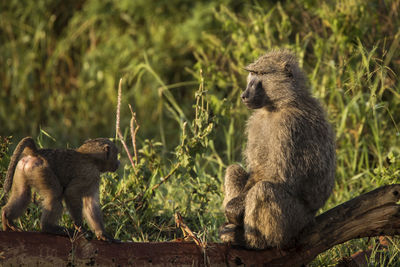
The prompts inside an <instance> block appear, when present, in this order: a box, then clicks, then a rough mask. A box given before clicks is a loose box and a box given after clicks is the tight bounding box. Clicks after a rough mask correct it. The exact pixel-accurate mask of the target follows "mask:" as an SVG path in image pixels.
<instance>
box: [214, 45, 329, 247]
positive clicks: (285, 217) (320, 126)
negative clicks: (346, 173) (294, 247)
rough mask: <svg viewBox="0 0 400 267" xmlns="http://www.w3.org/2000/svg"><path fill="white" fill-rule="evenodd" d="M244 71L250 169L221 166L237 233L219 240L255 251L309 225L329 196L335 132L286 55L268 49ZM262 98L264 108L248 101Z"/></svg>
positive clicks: (226, 205) (280, 243)
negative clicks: (245, 72) (251, 109)
mask: <svg viewBox="0 0 400 267" xmlns="http://www.w3.org/2000/svg"><path fill="white" fill-rule="evenodd" d="M246 70H248V71H249V72H250V74H249V76H248V87H247V89H246V90H250V91H248V92H246V90H245V91H244V92H243V95H242V99H243V102H244V103H245V104H246V105H247V106H248V107H249V108H253V109H254V111H253V114H252V115H251V116H250V118H249V119H248V121H247V126H246V133H247V145H246V149H245V151H244V158H245V161H246V166H247V171H245V170H244V169H243V168H242V167H240V166H239V165H232V166H229V167H228V169H227V171H226V175H225V185H224V187H225V199H224V208H225V214H226V216H227V220H228V225H229V224H230V225H229V227H230V228H229V230H231V229H234V228H235V227H236V230H235V231H236V233H229V231H225V232H224V229H223V230H222V231H221V239H222V240H223V241H225V242H234V243H240V244H241V245H245V246H247V247H250V248H257V249H263V248H267V247H284V246H286V245H289V244H290V243H291V242H292V241H294V240H295V237H296V236H297V235H298V234H299V232H300V230H301V229H303V228H304V227H305V226H306V225H308V224H310V223H312V221H313V218H314V216H315V213H316V212H317V210H318V209H319V208H321V207H322V206H323V205H324V203H325V201H326V200H327V199H328V197H329V195H330V194H331V191H332V188H333V185H334V176H335V142H334V134H333V131H332V129H331V126H330V125H329V123H328V122H327V120H326V118H325V112H324V111H323V109H322V107H321V105H320V104H319V102H318V101H317V100H316V99H315V98H313V97H312V96H311V94H310V91H309V89H308V85H307V79H306V76H305V75H304V73H303V72H302V70H301V69H300V68H299V66H298V63H297V60H296V57H295V56H294V55H293V54H292V53H291V52H289V51H287V50H276V51H272V52H270V53H267V54H266V55H264V56H262V57H260V58H259V59H258V60H257V61H255V62H254V63H252V64H250V65H249V66H247V67H246ZM254 84H260V86H261V85H262V89H263V92H262V93H260V92H257V93H254V92H252V91H251V90H259V89H255V88H256V86H251V85H254ZM260 86H259V87H258V88H260ZM251 96H255V97H254V99H251ZM260 96H262V97H263V98H264V99H262V101H261V102H263V105H262V106H261V107H258V106H257V105H254V104H252V103H255V102H257V103H260V99H257V98H256V97H260ZM252 105H253V106H254V107H252ZM232 224H233V225H235V227H233V226H232ZM225 230H226V229H225ZM243 232H244V237H243V236H242V237H240V236H239V237H238V233H243ZM243 240H244V241H243Z"/></svg>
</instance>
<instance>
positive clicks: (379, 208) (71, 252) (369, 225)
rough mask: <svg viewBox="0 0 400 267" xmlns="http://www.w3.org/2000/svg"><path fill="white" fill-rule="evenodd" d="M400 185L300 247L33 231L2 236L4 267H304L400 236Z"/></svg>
mask: <svg viewBox="0 0 400 267" xmlns="http://www.w3.org/2000/svg"><path fill="white" fill-rule="evenodd" d="M399 200H400V185H398V184H396V185H389V186H384V187H381V188H378V189H376V190H374V191H371V192H369V193H366V194H363V195H361V196H359V197H356V198H354V199H352V200H350V201H348V202H345V203H343V204H342V205H339V206H337V207H335V208H333V209H331V210H329V211H327V212H325V213H323V214H321V215H320V216H318V217H316V218H315V223H314V224H313V225H310V226H309V227H308V228H307V229H304V230H303V232H302V234H301V235H300V236H301V237H300V238H299V240H297V241H296V243H295V246H294V247H291V248H285V249H277V248H271V249H267V250H262V251H255V250H246V249H243V248H237V247H231V246H230V245H229V244H218V243H209V244H208V245H207V247H206V248H205V250H204V251H202V250H201V249H200V248H199V247H198V246H197V245H196V244H195V243H193V242H182V243H179V242H160V243H130V242H124V243H121V244H114V243H113V244H110V243H106V242H102V241H97V240H94V241H87V240H86V239H84V238H82V237H81V238H78V239H77V240H70V239H68V238H66V237H61V236H52V235H47V234H41V233H31V232H24V233H22V232H0V265H19V264H26V265H30V264H40V265H41V266H46V264H47V266H53V265H54V264H57V265H58V264H60V265H66V264H69V263H70V264H74V265H75V266H81V265H85V264H86V265H87V264H89V265H90V264H91V265H99V266H109V265H113V266H116V265H121V266H126V265H136V266H150V265H151V266H166V265H170V266H204V265H205V264H204V262H205V261H206V264H207V265H210V266H236V265H240V264H245V265H246V266H301V265H303V264H307V263H309V262H310V261H312V260H313V259H314V258H315V257H316V256H317V255H318V254H320V253H322V252H324V251H325V250H327V249H329V248H331V247H333V246H335V245H337V244H340V243H343V242H346V241H348V240H350V239H354V238H361V237H372V236H378V235H390V236H392V235H397V234H399V233H400V205H398V204H397V202H398V201H399Z"/></svg>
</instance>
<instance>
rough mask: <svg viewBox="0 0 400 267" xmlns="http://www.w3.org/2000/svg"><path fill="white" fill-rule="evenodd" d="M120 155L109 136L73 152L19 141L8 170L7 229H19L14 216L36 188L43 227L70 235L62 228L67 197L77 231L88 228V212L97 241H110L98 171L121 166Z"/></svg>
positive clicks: (4, 213)
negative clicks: (101, 203) (60, 222)
mask: <svg viewBox="0 0 400 267" xmlns="http://www.w3.org/2000/svg"><path fill="white" fill-rule="evenodd" d="M117 157H118V149H117V148H116V146H115V145H114V144H113V143H112V142H111V141H110V140H108V139H106V138H97V139H91V140H87V141H85V143H84V144H83V145H82V146H80V147H79V148H78V149H76V150H72V149H37V148H36V145H35V142H34V141H33V139H32V138H31V137H25V138H24V139H22V140H21V141H20V143H19V144H18V145H17V148H16V149H15V151H14V153H13V155H12V157H11V161H10V164H9V167H8V170H7V175H6V181H5V183H4V184H5V186H4V190H5V191H6V192H8V191H9V190H10V189H11V194H10V197H9V199H8V202H7V204H6V205H5V206H4V207H3V209H2V226H3V230H13V231H17V230H18V229H17V227H16V226H15V225H14V224H13V220H15V219H16V218H18V217H20V216H21V215H22V214H23V213H24V211H25V209H26V207H27V205H28V204H29V202H30V199H31V187H33V188H34V189H35V190H36V191H37V192H38V193H39V195H40V196H41V197H42V199H43V201H42V217H41V229H42V231H44V232H47V233H53V234H64V235H65V234H66V233H67V231H66V229H64V228H62V227H60V226H58V220H59V218H60V216H61V214H62V211H63V206H62V201H63V200H64V201H65V204H66V206H67V208H68V211H69V213H70V215H71V217H72V219H73V221H74V226H75V228H76V229H77V230H79V231H82V232H84V230H83V216H82V215H84V216H85V218H86V220H87V222H88V224H89V226H90V227H91V228H92V229H93V231H94V232H95V234H96V236H97V238H98V239H100V240H108V241H112V240H113V239H112V238H111V237H110V236H109V235H108V234H107V233H106V232H105V229H104V224H103V218H102V213H101V208H100V203H99V183H100V173H102V172H108V171H112V172H113V171H115V170H116V169H117V168H118V166H119V161H118V158H117ZM70 231H71V230H70Z"/></svg>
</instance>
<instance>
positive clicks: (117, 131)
mask: <svg viewBox="0 0 400 267" xmlns="http://www.w3.org/2000/svg"><path fill="white" fill-rule="evenodd" d="M121 95H122V78H121V79H120V80H119V85H118V103H117V118H116V120H117V124H116V129H115V130H116V134H117V137H118V138H119V140H120V141H121V143H122V146H123V147H124V149H125V151H126V154H127V155H128V158H129V161H130V162H131V165H132V168H133V169H136V168H135V167H136V166H135V163H134V162H133V159H132V155H131V153H130V152H129V149H128V146H127V145H126V143H125V141H124V136H123V135H122V133H121V129H120V128H119V121H120V110H121Z"/></svg>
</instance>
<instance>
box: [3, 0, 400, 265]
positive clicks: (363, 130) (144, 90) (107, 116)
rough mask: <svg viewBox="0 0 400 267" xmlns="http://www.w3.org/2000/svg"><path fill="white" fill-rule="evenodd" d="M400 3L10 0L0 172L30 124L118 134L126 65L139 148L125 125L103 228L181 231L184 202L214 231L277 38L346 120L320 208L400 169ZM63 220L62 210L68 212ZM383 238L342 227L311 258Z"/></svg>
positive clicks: (77, 134)
mask: <svg viewBox="0 0 400 267" xmlns="http://www.w3.org/2000/svg"><path fill="white" fill-rule="evenodd" d="M399 6H400V1H399V0H374V1H363V0H340V1H314V0H294V1H280V2H279V1H236V0H220V1H186V0H169V1H166V0H159V1H148V0H146V1H145V0H135V1H131V0H119V1H112V0H102V1H100V0H71V1H62V0H38V1H30V0H8V1H1V2H0V137H1V141H0V157H1V158H0V173H1V174H2V177H4V173H5V171H6V168H7V165H8V162H9V157H10V155H11V153H12V151H13V149H14V148H15V146H16V144H17V143H18V141H19V140H20V139H21V138H22V137H24V136H27V135H31V136H33V137H34V138H35V139H36V140H37V142H38V144H39V146H44V147H59V148H66V147H76V146H79V145H80V144H81V143H82V142H83V141H84V140H85V139H88V138H95V137H110V138H115V137H116V134H115V131H116V129H115V127H116V126H115V125H116V119H115V118H116V109H117V88H118V82H119V79H120V78H122V79H123V82H122V103H121V119H120V128H121V131H122V134H123V136H124V140H125V141H126V143H127V145H128V147H129V149H130V153H131V154H132V155H133V154H134V152H133V150H134V149H133V146H132V145H131V143H132V142H131V141H132V135H131V133H130V121H131V111H130V110H129V107H128V104H130V105H131V106H132V109H133V111H134V112H136V116H137V117H136V119H137V123H138V124H139V125H140V129H139V130H138V132H137V134H136V138H135V142H136V145H137V151H138V156H137V158H136V157H134V166H132V164H131V163H130V162H129V161H128V160H127V154H126V152H125V150H124V149H123V148H122V145H121V144H120V142H119V141H117V144H118V146H119V147H120V148H121V160H122V162H123V163H124V164H123V166H121V168H120V170H119V171H118V173H117V174H106V175H104V177H105V178H106V179H104V180H103V183H102V188H101V190H102V191H101V192H102V203H103V212H104V213H105V218H106V223H107V230H108V231H109V232H111V233H115V237H116V238H120V239H123V240H134V241H149V240H150V241H162V240H171V239H173V238H176V237H179V236H181V233H180V232H179V231H177V230H176V229H175V227H174V220H173V214H174V212H176V211H179V212H180V213H181V214H182V215H183V217H184V218H185V220H187V222H188V225H189V226H190V227H191V228H192V230H194V231H195V232H196V233H197V234H198V235H199V236H200V237H201V238H202V239H203V240H205V241H209V242H211V241H217V240H218V227H219V226H220V225H221V224H222V223H223V222H224V218H223V213H222V209H221V208H220V205H221V202H222V198H223V193H222V183H223V173H224V169H225V168H226V166H227V165H228V164H231V163H233V162H241V160H242V154H241V151H242V149H243V147H244V145H245V136H244V127H245V122H246V118H247V117H248V116H249V114H250V111H248V110H247V109H246V108H245V107H244V106H243V105H242V104H241V103H240V97H239V96H240V92H241V90H242V89H244V87H245V82H246V75H247V73H246V71H244V70H243V67H244V66H246V65H247V64H249V63H251V62H252V61H254V60H255V59H257V58H258V57H259V56H260V55H262V54H264V53H265V52H266V51H268V50H270V49H274V48H288V49H291V50H292V51H294V52H295V53H296V54H297V56H298V58H299V61H300V65H301V66H302V67H303V69H304V70H305V72H306V73H307V75H308V77H309V80H310V87H311V88H312V92H313V95H314V96H315V97H317V98H318V99H320V100H321V102H322V103H323V105H324V107H325V108H326V110H327V113H328V116H329V120H330V122H331V123H332V125H333V126H334V128H335V131H336V137H337V165H338V166H337V175H336V177H337V179H336V186H335V191H334V193H333V195H332V196H331V198H330V199H329V201H328V203H327V205H326V206H325V207H324V209H322V210H321V212H322V211H324V210H326V209H329V208H332V207H333V206H336V205H337V204H339V203H342V202H344V201H346V200H349V199H350V198H353V197H355V196H357V195H359V194H361V193H365V192H366V191H369V190H372V189H373V188H376V187H378V186H380V185H383V184H390V183H397V182H399V167H400V163H399V162H400V157H399V152H400V151H399V149H400V146H399V145H400V139H399V138H400V130H399V127H400V125H399V122H400V106H399V103H400V84H399V73H400V47H399V46H400V43H399V42H400V30H399V29H400V20H399V8H400V7H399ZM114 178H115V179H114ZM3 180H4V178H2V179H1V183H2V182H3ZM1 192H2V189H1ZM4 198H5V196H4V194H3V193H2V201H3V202H4ZM34 200H35V201H36V198H35V197H34ZM38 213H39V210H38V209H37V207H36V206H35V205H31V206H30V207H29V211H28V212H27V214H26V215H25V216H24V217H23V218H21V219H20V221H19V226H20V227H21V228H23V229H25V230H27V229H30V230H32V229H36V230H37V229H38V218H39V217H38V216H39V215H38ZM69 220H70V219H69V216H67V215H64V217H63V221H62V223H64V224H66V225H68V224H70V221H69ZM374 242H375V241H374V240H364V239H360V240H354V241H351V242H348V243H346V244H344V245H341V246H337V247H335V248H334V249H331V250H330V251H328V252H326V253H324V254H322V255H320V256H319V257H318V258H317V259H316V260H315V261H314V263H313V264H314V265H315V266H318V265H321V264H324V265H329V264H333V263H335V262H337V260H338V259H340V258H342V257H345V256H348V255H351V253H353V252H354V251H357V250H358V249H362V248H366V247H368V246H370V245H371V244H372V245H373V244H374ZM391 244H392V245H391V246H390V247H389V252H388V253H387V254H385V255H386V256H385V257H386V258H383V261H386V263H393V262H395V261H396V259H397V257H398V256H397V255H398V252H399V249H398V245H400V243H399V242H398V241H397V240H395V239H393V240H392V243H391ZM374 260H375V258H373V257H372V256H371V259H370V261H371V262H372V261H374ZM381 260H382V259H381Z"/></svg>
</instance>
